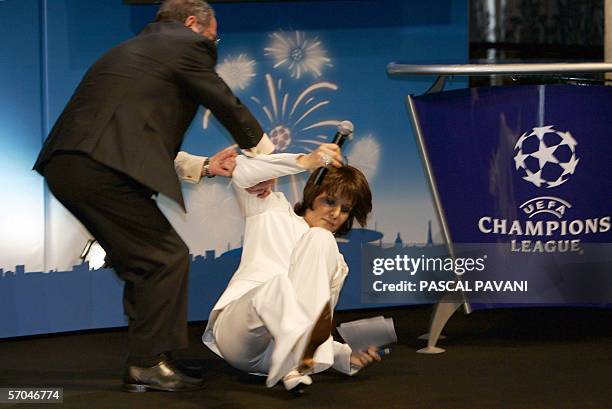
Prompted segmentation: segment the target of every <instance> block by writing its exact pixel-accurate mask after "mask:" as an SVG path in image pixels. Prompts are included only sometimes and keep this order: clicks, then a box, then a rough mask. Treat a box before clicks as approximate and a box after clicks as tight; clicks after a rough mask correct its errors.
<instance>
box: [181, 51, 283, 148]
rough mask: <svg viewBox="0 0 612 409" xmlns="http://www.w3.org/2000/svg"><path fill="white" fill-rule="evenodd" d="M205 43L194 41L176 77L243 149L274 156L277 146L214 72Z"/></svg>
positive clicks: (183, 57)
mask: <svg viewBox="0 0 612 409" xmlns="http://www.w3.org/2000/svg"><path fill="white" fill-rule="evenodd" d="M209 47H210V46H209V45H208V44H206V42H205V41H203V40H202V41H197V42H194V43H193V44H192V45H191V47H190V48H188V49H187V50H186V52H185V53H184V54H183V55H182V57H181V59H180V61H179V62H178V68H177V72H176V77H177V79H178V81H179V83H180V84H181V86H182V87H183V88H184V90H185V92H187V93H188V94H189V95H190V96H191V97H192V98H193V99H194V100H195V101H197V102H198V103H200V104H202V105H203V106H205V107H206V108H208V109H210V110H211V112H212V113H213V115H214V116H215V118H217V120H218V121H219V122H221V124H222V125H223V126H224V127H225V128H226V129H227V130H228V131H229V132H230V134H231V135H232V137H233V138H234V140H235V141H236V142H237V143H238V145H239V146H240V148H241V149H252V148H257V149H256V152H255V153H271V152H272V151H273V150H274V145H273V144H272V143H271V142H270V141H269V139H268V138H267V136H266V137H265V138H264V132H263V129H262V128H261V126H260V124H259V122H257V120H256V119H255V117H254V116H253V115H252V114H251V112H250V111H249V109H248V108H247V107H246V106H245V105H243V104H242V102H241V101H240V100H239V99H238V98H237V97H236V96H235V95H234V94H233V93H232V91H231V90H230V88H229V87H228V86H227V84H226V83H225V81H223V79H222V78H221V77H219V75H218V74H217V72H216V71H215V69H214V64H215V61H214V58H213V57H212V56H211V53H212V52H213V51H212V50H211V49H210V48H209ZM262 138H263V143H262Z"/></svg>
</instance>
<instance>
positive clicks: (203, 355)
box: [0, 306, 612, 409]
mask: <svg viewBox="0 0 612 409" xmlns="http://www.w3.org/2000/svg"><path fill="white" fill-rule="evenodd" d="M430 311H431V307H424V306H421V307H407V308H402V309H397V308H394V309H384V310H383V309H381V310H362V311H352V312H339V313H337V317H336V320H337V323H340V322H345V321H350V320H354V319H359V318H365V317H370V316H375V315H384V316H387V317H393V319H394V320H395V325H396V330H397V334H398V337H399V343H398V344H397V345H395V346H394V347H393V352H392V353H391V355H389V356H388V357H385V359H384V360H383V362H381V363H379V364H376V365H373V366H372V367H369V368H367V369H366V370H364V371H363V372H362V373H359V374H358V375H357V376H355V377H352V378H351V377H346V376H344V375H342V374H339V373H336V372H334V371H333V370H329V371H327V372H324V373H322V374H318V375H315V376H314V377H313V380H314V384H313V385H312V386H311V387H310V388H308V389H307V390H306V394H305V395H304V396H302V397H300V398H297V399H294V398H292V397H291V396H290V395H289V394H288V393H287V392H285V391H284V389H283V387H282V386H281V385H277V386H276V387H274V388H271V389H268V388H266V387H265V385H264V379H263V378H260V377H255V376H249V375H246V374H242V373H241V372H239V371H237V370H234V369H233V368H231V367H230V366H229V365H227V364H225V363H224V361H223V360H221V359H220V358H218V357H216V355H214V354H213V353H211V352H209V351H208V350H207V349H206V348H205V347H204V346H203V345H202V344H201V343H200V335H201V333H202V331H203V329H204V323H196V324H192V325H190V337H191V345H190V348H189V350H188V351H185V352H184V353H182V354H181V356H184V357H185V358H190V359H192V360H198V361H201V362H203V363H204V365H205V373H204V377H205V379H206V382H207V388H206V389H204V390H202V391H198V392H194V393H164V392H148V393H143V394H130V393H125V392H121V390H120V387H121V372H122V368H123V362H124V358H125V353H126V332H125V329H114V330H106V331H94V332H88V333H83V332H81V333H73V334H59V335H52V336H44V337H29V338H20V339H9V340H0V388H1V387H44V386H46V387H49V386H53V387H63V388H64V403H63V405H62V407H63V408H78V409H84V408H86V409H95V408H112V409H121V408H131V409H132V408H224V409H225V408H249V409H251V408H270V409H272V408H286V407H291V408H351V409H353V408H428V409H436V408H441V409H452V408H503V409H508V408H512V409H518V408H525V409H535V408H551V409H560V408H581V409H587V408H598V409H601V408H611V407H612V387H611V385H612V383H611V382H610V370H611V369H612V311H610V310H601V309H587V308H521V309H501V310H487V311H477V312H474V313H472V314H470V315H464V314H463V313H462V312H458V313H457V314H456V315H455V316H454V317H452V318H451V320H450V322H449V324H448V325H447V327H446V329H445V331H444V333H445V334H446V335H447V337H448V338H447V339H446V340H444V341H442V342H441V343H440V344H439V345H440V346H442V347H444V348H446V349H447V352H446V353H444V354H441V355H422V354H417V353H415V351H416V350H417V349H418V348H420V347H422V346H423V342H422V341H419V340H417V339H416V338H417V336H418V335H420V334H421V333H423V332H425V331H426V329H427V324H428V321H429V315H430ZM0 407H11V406H10V405H7V404H4V405H3V404H0ZM25 407H28V408H35V407H42V408H49V407H50V406H48V405H47V404H27V405H26V406H25Z"/></svg>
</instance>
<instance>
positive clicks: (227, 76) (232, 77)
mask: <svg viewBox="0 0 612 409" xmlns="http://www.w3.org/2000/svg"><path fill="white" fill-rule="evenodd" d="M216 71H217V74H219V76H220V77H221V78H223V80H224V81H225V82H226V83H227V85H228V86H229V87H230V88H231V89H232V91H236V90H243V89H245V88H246V87H248V86H249V85H250V83H251V80H252V79H253V78H254V77H255V60H251V59H249V57H247V55H246V54H240V55H239V56H238V57H227V58H225V59H224V60H223V62H222V63H221V64H218V65H217V68H216Z"/></svg>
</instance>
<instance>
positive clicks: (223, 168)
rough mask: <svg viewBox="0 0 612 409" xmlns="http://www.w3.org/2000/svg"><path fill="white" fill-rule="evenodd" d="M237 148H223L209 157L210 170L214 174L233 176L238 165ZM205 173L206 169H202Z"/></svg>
mask: <svg viewBox="0 0 612 409" xmlns="http://www.w3.org/2000/svg"><path fill="white" fill-rule="evenodd" d="M237 155H238V154H237V153H236V149H235V147H234V146H230V147H228V148H225V149H223V150H222V151H220V152H217V153H216V154H214V155H213V156H211V157H210V158H209V160H210V165H209V168H208V169H209V171H210V174H211V175H213V176H228V177H230V176H232V173H233V172H234V168H235V167H236V156H237ZM202 175H204V169H202Z"/></svg>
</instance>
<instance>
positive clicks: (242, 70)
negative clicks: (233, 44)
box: [202, 54, 256, 129]
mask: <svg viewBox="0 0 612 409" xmlns="http://www.w3.org/2000/svg"><path fill="white" fill-rule="evenodd" d="M215 71H217V74H219V77H221V78H222V79H223V81H225V83H226V84H227V86H228V87H230V89H231V90H232V91H233V92H236V91H237V90H244V89H246V88H247V87H248V86H249V85H251V80H252V79H253V78H255V75H256V74H255V60H251V59H249V57H248V56H247V55H246V54H240V55H239V56H238V57H232V56H229V57H227V58H224V59H223V62H222V63H221V64H218V65H217V67H216V68H215ZM211 113H212V112H211V111H210V109H206V110H205V111H204V117H203V121H202V127H203V128H204V129H208V125H209V123H210V115H211Z"/></svg>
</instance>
